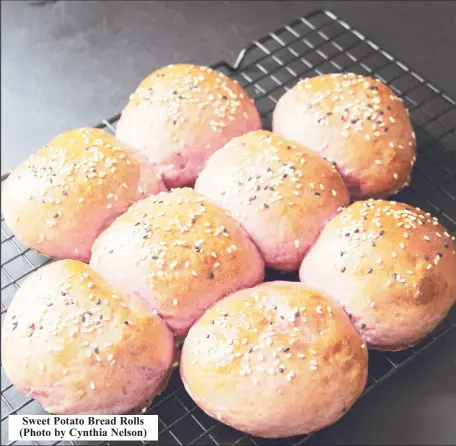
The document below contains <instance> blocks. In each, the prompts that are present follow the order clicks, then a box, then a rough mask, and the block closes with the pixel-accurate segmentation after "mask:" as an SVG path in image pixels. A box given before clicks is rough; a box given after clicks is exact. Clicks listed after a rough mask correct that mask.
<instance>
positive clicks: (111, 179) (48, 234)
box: [2, 128, 166, 262]
mask: <svg viewBox="0 0 456 446" xmlns="http://www.w3.org/2000/svg"><path fill="white" fill-rule="evenodd" d="M163 190H166V188H165V186H164V184H163V181H162V179H161V177H160V175H159V174H158V173H157V172H156V171H155V169H154V168H153V167H152V165H151V164H150V163H149V162H148V161H147V159H145V158H144V156H143V155H141V154H140V153H139V152H138V151H135V150H133V149H131V148H130V147H128V146H126V145H125V144H122V143H120V142H119V141H117V140H116V139H115V138H114V136H112V135H110V134H108V133H106V132H104V131H102V130H100V129H96V128H81V129H76V130H70V131H68V132H65V133H62V134H60V135H58V136H57V137H55V138H54V139H53V140H52V141H50V142H49V144H47V145H45V146H44V147H43V148H42V149H41V150H39V151H38V152H37V153H35V154H33V155H31V156H30V157H29V158H27V159H26V160H25V161H24V162H23V163H21V164H20V165H19V166H18V167H17V168H16V169H14V170H13V171H12V172H11V175H10V176H9V178H8V179H7V181H6V185H5V187H4V188H3V190H2V211H3V214H4V216H5V219H6V222H7V223H8V226H9V227H10V228H11V230H12V231H13V232H14V233H15V234H16V235H17V237H19V238H20V239H21V240H22V241H23V242H24V243H25V244H26V245H27V246H29V247H30V248H32V249H34V250H35V251H38V252H40V253H42V254H45V255H48V256H51V257H55V258H57V259H64V258H69V259H76V260H82V261H84V262H87V261H88V260H89V258H90V249H91V247H92V243H93V241H94V240H95V238H96V237H97V236H98V235H99V234H100V232H101V231H102V230H103V229H104V228H106V227H107V226H108V225H109V224H110V223H111V222H112V221H113V220H114V219H115V217H117V216H118V215H119V214H121V213H123V212H125V211H126V210H127V209H128V207H129V206H130V205H131V204H132V203H134V202H135V201H137V200H139V199H140V198H144V197H147V196H149V195H151V194H156V193H158V192H161V191H163Z"/></svg>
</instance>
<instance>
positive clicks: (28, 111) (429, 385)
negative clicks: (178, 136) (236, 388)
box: [1, 1, 456, 445]
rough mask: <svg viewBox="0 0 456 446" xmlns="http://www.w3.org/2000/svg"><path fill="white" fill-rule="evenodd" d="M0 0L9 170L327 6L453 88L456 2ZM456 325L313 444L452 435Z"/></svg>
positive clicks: (454, 440)
mask: <svg viewBox="0 0 456 446" xmlns="http://www.w3.org/2000/svg"><path fill="white" fill-rule="evenodd" d="M30 3H33V2H2V97H1V100H2V116H1V123H2V152H1V153H2V173H3V172H6V171H7V170H8V169H10V168H12V167H14V166H15V165H16V164H17V163H19V162H20V161H21V160H23V159H24V158H26V157H27V156H28V155H29V154H31V153H32V152H34V151H36V150H37V149H38V148H39V147H40V146H41V145H43V144H45V143H46V142H47V141H48V140H49V139H50V138H52V137H53V136H54V135H55V134H56V133H58V132H61V131H63V130H65V129H69V128H72V127H77V126H81V125H91V124H94V123H96V122H98V121H100V120H101V119H102V118H105V117H108V116H110V115H113V114H115V113H117V112H118V111H119V110H120V109H121V107H122V106H123V104H124V103H125V102H126V101H127V99H128V96H129V94H130V92H131V91H132V90H133V89H134V88H135V87H136V85H137V84H138V83H139V81H140V80H141V79H142V78H144V77H145V76H146V75H147V74H149V73H150V72H151V71H153V70H154V69H156V68H158V67H159V66H161V65H165V64H168V63H173V62H193V63H201V64H210V63H212V62H215V61H217V60H219V59H227V60H229V61H232V60H234V59H235V56H236V55H237V53H238V51H239V50H240V49H241V48H242V47H243V46H245V45H246V44H247V43H248V42H249V41H250V40H252V39H255V38H257V37H260V36H262V35H263V34H264V33H266V32H268V31H270V30H272V29H274V28H276V27H278V26H280V25H283V24H285V23H287V22H288V21H290V20H292V19H294V18H296V17H297V16H299V15H303V14H305V13H307V12H310V11H311V10H312V9H315V8H328V9H331V10H332V11H333V12H335V13H336V14H338V15H340V16H342V18H344V19H345V20H346V21H348V22H349V23H350V24H352V25H353V26H355V27H356V28H358V29H359V30H360V31H362V32H363V33H364V34H367V35H368V37H369V38H371V39H372V40H373V41H374V42H377V43H378V44H380V45H381V46H384V47H385V48H386V49H388V50H390V51H391V52H393V53H394V54H396V55H397V56H398V57H399V59H401V60H403V61H404V62H405V63H407V64H408V65H410V66H411V67H412V68H413V69H414V70H416V71H417V72H418V73H421V74H422V75H423V76H424V77H426V78H427V79H428V80H430V81H431V82H432V83H434V84H436V85H437V86H438V87H440V88H442V89H443V90H445V91H446V92H447V93H448V94H449V95H450V96H452V97H453V98H456V84H455V82H454V79H455V76H456V57H455V55H456V2H437V1H433V2H331V1H322V2H315V1H312V2H289V1H282V2H278V1H276V2H250V1H243V2H195V1H192V2H129V3H127V2H65V3H63V2H58V3H57V4H49V5H45V6H31V5H30ZM455 346H456V333H453V334H452V335H451V336H448V337H447V338H446V339H445V340H443V341H442V342H440V343H438V344H437V346H435V347H434V348H432V349H431V350H429V351H427V352H426V353H425V354H424V355H423V356H422V357H421V358H420V359H419V360H418V361H415V362H414V363H413V364H412V365H410V366H408V367H406V368H405V369H404V370H402V371H401V372H399V373H398V374H397V375H396V376H395V377H394V378H393V379H391V380H390V381H388V382H387V383H385V384H383V385H382V386H381V387H380V388H378V389H377V390H376V391H374V392H372V393H371V394H370V395H369V396H367V397H366V398H365V399H364V400H362V401H360V402H359V403H358V404H357V405H356V406H355V408H354V409H353V410H352V411H351V412H350V413H349V414H348V415H347V416H346V417H344V419H343V420H342V421H341V422H339V423H337V424H336V425H335V426H333V427H331V428H329V429H327V430H326V431H324V432H322V433H319V434H317V435H316V436H314V437H313V439H312V444H322V443H324V444H453V445H454V444H456V380H455V378H456V347H455Z"/></svg>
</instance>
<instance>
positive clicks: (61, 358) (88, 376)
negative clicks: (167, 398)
mask: <svg viewBox="0 0 456 446" xmlns="http://www.w3.org/2000/svg"><path fill="white" fill-rule="evenodd" d="M173 352H174V343H173V337H172V334H171V333H170V331H169V330H168V328H167V327H166V324H165V323H164V322H163V321H162V320H161V319H160V318H159V317H158V316H156V315H154V314H153V313H152V312H151V311H150V310H149V309H147V308H146V307H145V306H144V304H143V303H142V302H141V301H140V300H139V299H137V298H135V297H134V296H126V295H123V294H120V293H117V292H116V291H114V290H113V289H112V288H111V287H109V286H108V285H107V284H106V283H105V282H104V281H103V280H102V279H101V278H100V277H99V275H98V274H96V273H95V272H94V271H93V270H92V269H91V268H90V267H89V266H88V265H86V264H84V263H82V262H78V261H74V260H62V261H59V262H55V263H52V264H50V265H48V266H45V267H43V268H41V269H40V270H39V271H37V272H36V273H34V274H33V275H31V276H30V277H29V278H28V279H27V280H26V281H25V282H24V284H23V285H22V286H21V288H20V289H19V291H18V292H17V294H16V296H15V297H14V299H13V301H12V303H11V305H10V307H9V309H8V312H7V316H6V318H5V321H4V324H3V333H2V365H3V366H4V367H5V371H6V373H7V375H8V377H9V378H10V380H11V382H12V383H13V384H14V385H15V386H16V387H17V388H18V389H19V390H20V391H22V392H23V393H27V394H30V395H31V396H32V397H34V398H35V399H37V400H38V401H39V402H41V403H42V404H43V406H44V407H45V408H46V409H47V410H48V411H49V412H51V413H55V414H115V413H125V412H128V411H129V410H131V409H134V408H136V407H137V406H138V405H139V404H141V403H143V401H145V400H146V399H147V398H149V397H151V396H152V395H154V394H155V393H157V392H158V391H159V390H160V389H161V385H162V383H163V382H164V380H166V378H167V376H168V373H169V370H170V368H171V365H172V363H173V360H174V353H173Z"/></svg>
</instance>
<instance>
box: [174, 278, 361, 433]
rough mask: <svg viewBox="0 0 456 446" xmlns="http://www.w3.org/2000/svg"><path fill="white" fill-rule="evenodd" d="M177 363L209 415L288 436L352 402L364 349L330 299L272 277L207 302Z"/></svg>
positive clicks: (315, 426)
mask: <svg viewBox="0 0 456 446" xmlns="http://www.w3.org/2000/svg"><path fill="white" fill-rule="evenodd" d="M180 370H181V376H182V380H183V382H184V385H185V387H186V389H187V391H188V392H189V394H190V395H191V396H192V398H193V399H194V400H195V402H196V403H197V404H198V405H199V406H200V407H201V408H202V409H203V410H204V411H205V412H207V413H208V414H209V415H211V416H212V417H214V418H218V419H219V420H221V421H222V422H223V423H226V424H228V425H230V426H232V427H234V428H236V429H240V430H242V431H244V432H247V433H249V434H251V435H256V436H260V437H270V438H278V437H287V436H292V435H299V434H303V433H308V432H311V431H314V430H317V429H320V428H322V427H324V426H326V425H328V424H330V423H332V422H334V421H336V420H337V419H339V418H340V417H341V416H342V415H343V413H344V412H345V411H346V410H348V409H349V408H350V407H351V405H352V404H353V403H354V401H355V400H356V399H357V398H358V396H359V395H360V394H361V392H362V390H363V389H364V386H365V383H366V378H367V349H366V346H365V344H364V343H363V340H362V338H361V337H360V336H359V335H358V334H357V333H356V330H355V329H354V328H353V326H352V325H351V323H350V321H349V319H348V317H347V315H346V314H345V313H344V311H343V310H342V309H341V308H340V307H339V306H337V305H335V303H334V302H333V301H332V300H330V299H329V298H327V297H325V296H324V295H321V294H319V293H317V292H314V291H312V290H311V289H309V288H307V287H305V286H303V285H302V284H297V283H288V282H271V283H266V284H263V285H260V286H257V287H254V288H252V289H249V290H242V291H239V292H237V293H235V294H232V295H231V296H229V297H227V298H225V299H223V300H222V301H220V302H218V303H217V304H216V305H214V306H213V307H212V308H211V309H209V310H208V311H207V312H206V313H205V314H204V315H203V316H202V317H201V319H200V320H199V321H198V322H197V323H196V324H195V325H194V326H193V327H192V328H191V330H190V332H189V334H188V336H187V338H186V340H185V343H184V347H183V350H182V356H181V365H180ZM290 408H292V410H290Z"/></svg>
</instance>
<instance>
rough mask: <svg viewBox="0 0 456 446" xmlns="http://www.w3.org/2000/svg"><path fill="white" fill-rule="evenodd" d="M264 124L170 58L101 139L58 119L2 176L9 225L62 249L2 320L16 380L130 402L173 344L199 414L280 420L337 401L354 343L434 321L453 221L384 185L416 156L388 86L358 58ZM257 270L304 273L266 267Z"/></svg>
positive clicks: (151, 381) (447, 285)
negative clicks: (42, 141)
mask: <svg viewBox="0 0 456 446" xmlns="http://www.w3.org/2000/svg"><path fill="white" fill-rule="evenodd" d="M272 130H273V133H272V132H270V131H266V130H262V129H261V120H260V116H259V114H258V111H257V110H256V108H255V105H254V103H253V101H252V100H251V99H250V98H249V97H248V95H247V93H246V92H245V91H244V90H243V89H242V88H241V86H240V85H239V84H238V83H237V82H235V81H233V80H231V79H229V78H228V77H226V76H225V75H223V74H220V73H217V72H215V71H213V70H211V69H209V68H206V67H198V66H193V65H173V66H168V67H165V68H162V69H160V70H158V71H156V72H154V73H153V74H151V75H150V76H149V77H147V78H146V79H145V80H144V81H143V82H142V83H141V84H140V85H139V87H138V89H137V90H136V91H135V92H134V93H133V95H132V96H131V98H130V101H129V103H128V105H127V106H126V108H125V109H124V111H123V113H122V115H121V118H120V121H119V122H118V125H117V130H116V137H114V136H112V135H110V134H108V133H106V132H104V131H102V130H99V129H94V128H83V129H77V130H72V131H69V132H66V133H63V134H61V135H59V136H57V137H56V138H55V139H53V140H52V141H51V142H50V143H49V144H47V145H46V146H45V147H43V148H42V149H41V150H39V151H38V152H37V153H36V154H34V155H32V156H31V157H30V158H28V159H27V160H26V161H24V162H23V163H22V164H21V165H20V166H19V167H17V168H16V169H15V170H14V171H13V172H12V173H11V175H10V177H9V179H8V180H7V183H6V185H5V187H4V188H3V213H4V216H5V218H6V221H7V223H8V225H9V226H10V228H11V229H12V230H13V232H14V233H15V234H16V235H17V237H19V238H20V239H22V240H23V241H24V243H25V244H27V245H28V246H30V247H31V248H33V249H34V250H36V251H38V252H40V253H42V254H45V255H48V256H51V257H53V258H55V259H60V260H59V261H57V262H54V263H51V264H50V265H48V266H45V267H43V268H41V269H40V270H38V271H37V272H35V273H34V274H33V275H32V276H30V277H29V278H28V279H27V280H26V281H25V283H24V284H23V285H22V286H21V288H20V289H19V291H18V292H17V294H16V296H15V298H14V300H13V302H12V304H11V306H10V308H9V309H8V312H7V316H6V318H5V320H4V322H3V336H2V344H3V366H4V368H5V370H6V373H7V375H8V376H9V378H10V380H11V382H12V383H13V384H14V385H15V386H16V387H17V388H18V389H19V390H20V391H21V392H23V393H26V394H29V395H31V396H32V397H34V398H36V399H37V400H38V401H40V402H41V403H42V404H43V406H44V407H45V408H46V409H47V410H48V411H49V412H51V413H55V414H117V413H127V412H134V411H137V410H140V409H141V408H144V407H147V404H148V402H150V400H151V398H153V397H154V396H155V395H156V394H157V393H159V392H160V391H162V390H163V389H164V388H165V387H166V383H167V379H168V377H169V374H170V372H171V370H172V368H173V364H175V363H176V361H179V362H180V373H181V377H182V381H183V383H184V386H185V388H186V390H187V391H188V393H189V394H190V396H191V397H192V398H193V399H194V401H195V402H196V403H197V404H198V405H199V406H200V407H201V408H202V410H204V411H205V412H206V413H208V414H209V415H211V416H213V417H214V418H217V419H218V420H221V422H223V423H226V424H228V425H230V426H232V427H234V428H237V429H240V430H242V431H244V432H247V433H250V434H252V435H256V436H260V437H270V438H277V437H286V436H292V435H298V434H303V433H309V432H312V431H315V430H318V429H321V428H322V427H324V426H326V425H328V424H330V423H333V422H334V421H336V420H337V419H339V418H340V417H341V416H342V415H343V414H344V413H345V412H346V411H347V410H348V409H349V408H350V407H351V406H352V405H353V403H354V402H355V401H356V399H357V398H358V397H359V396H360V394H361V393H362V391H363V389H364V386H365V383H366V377H367V368H368V364H367V362H368V360H367V350H368V348H371V349H382V350H399V349H404V348H407V347H409V346H412V345H414V344H415V343H417V342H418V341H419V340H420V339H421V338H422V337H423V336H425V335H427V334H428V333H430V332H431V331H432V330H433V329H434V328H435V327H436V326H437V325H438V324H439V322H440V321H441V320H442V319H443V318H444V317H445V315H446V314H447V312H448V311H449V310H450V308H451V307H452V305H453V304H454V302H455V298H456V255H455V245H454V242H453V239H452V237H451V236H450V234H448V233H447V232H446V230H445V228H443V227H442V226H441V225H440V224H439V223H438V221H437V220H436V219H435V218H433V217H431V216H430V215H429V214H427V213H425V212H424V211H422V210H420V209H417V208H413V207H412V206H409V205H407V204H403V203H398V202H394V201H386V200H384V198H386V197H387V196H389V195H391V194H394V193H396V192H397V191H399V190H400V189H401V188H402V187H404V186H405V185H406V184H408V182H409V180H410V176H411V171H412V167H413V164H414V160H415V136H414V133H413V129H412V127H411V124H410V121H409V118H408V113H407V111H406V109H405V107H404V105H403V104H402V102H401V100H400V99H399V98H398V97H397V96H396V95H395V94H394V93H393V92H392V90H391V89H390V88H389V87H387V86H386V85H384V84H382V83H381V82H379V81H378V80H374V79H370V78H367V77H363V76H359V75H355V74H330V75H323V76H318V77H314V78H309V79H304V80H303V81H301V82H299V83H298V84H297V85H296V86H295V87H294V88H292V89H291V90H289V91H288V92H287V93H286V94H284V95H283V97H282V98H281V99H280V100H279V102H278V104H277V106H276V109H275V111H274V117H273V128H272ZM188 186H194V188H190V187H188ZM168 188H171V189H170V190H169V191H168ZM353 200H358V201H354V202H353ZM265 268H270V269H273V270H277V271H280V272H290V271H297V270H299V276H300V280H301V282H302V283H293V282H285V281H276V282H267V283H263V282H264V280H265ZM176 338H177V341H176ZM182 341H183V342H184V343H183V348H182V353H181V356H180V358H178V355H177V354H176V353H177V352H176V347H175V346H176V343H180V342H182Z"/></svg>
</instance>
